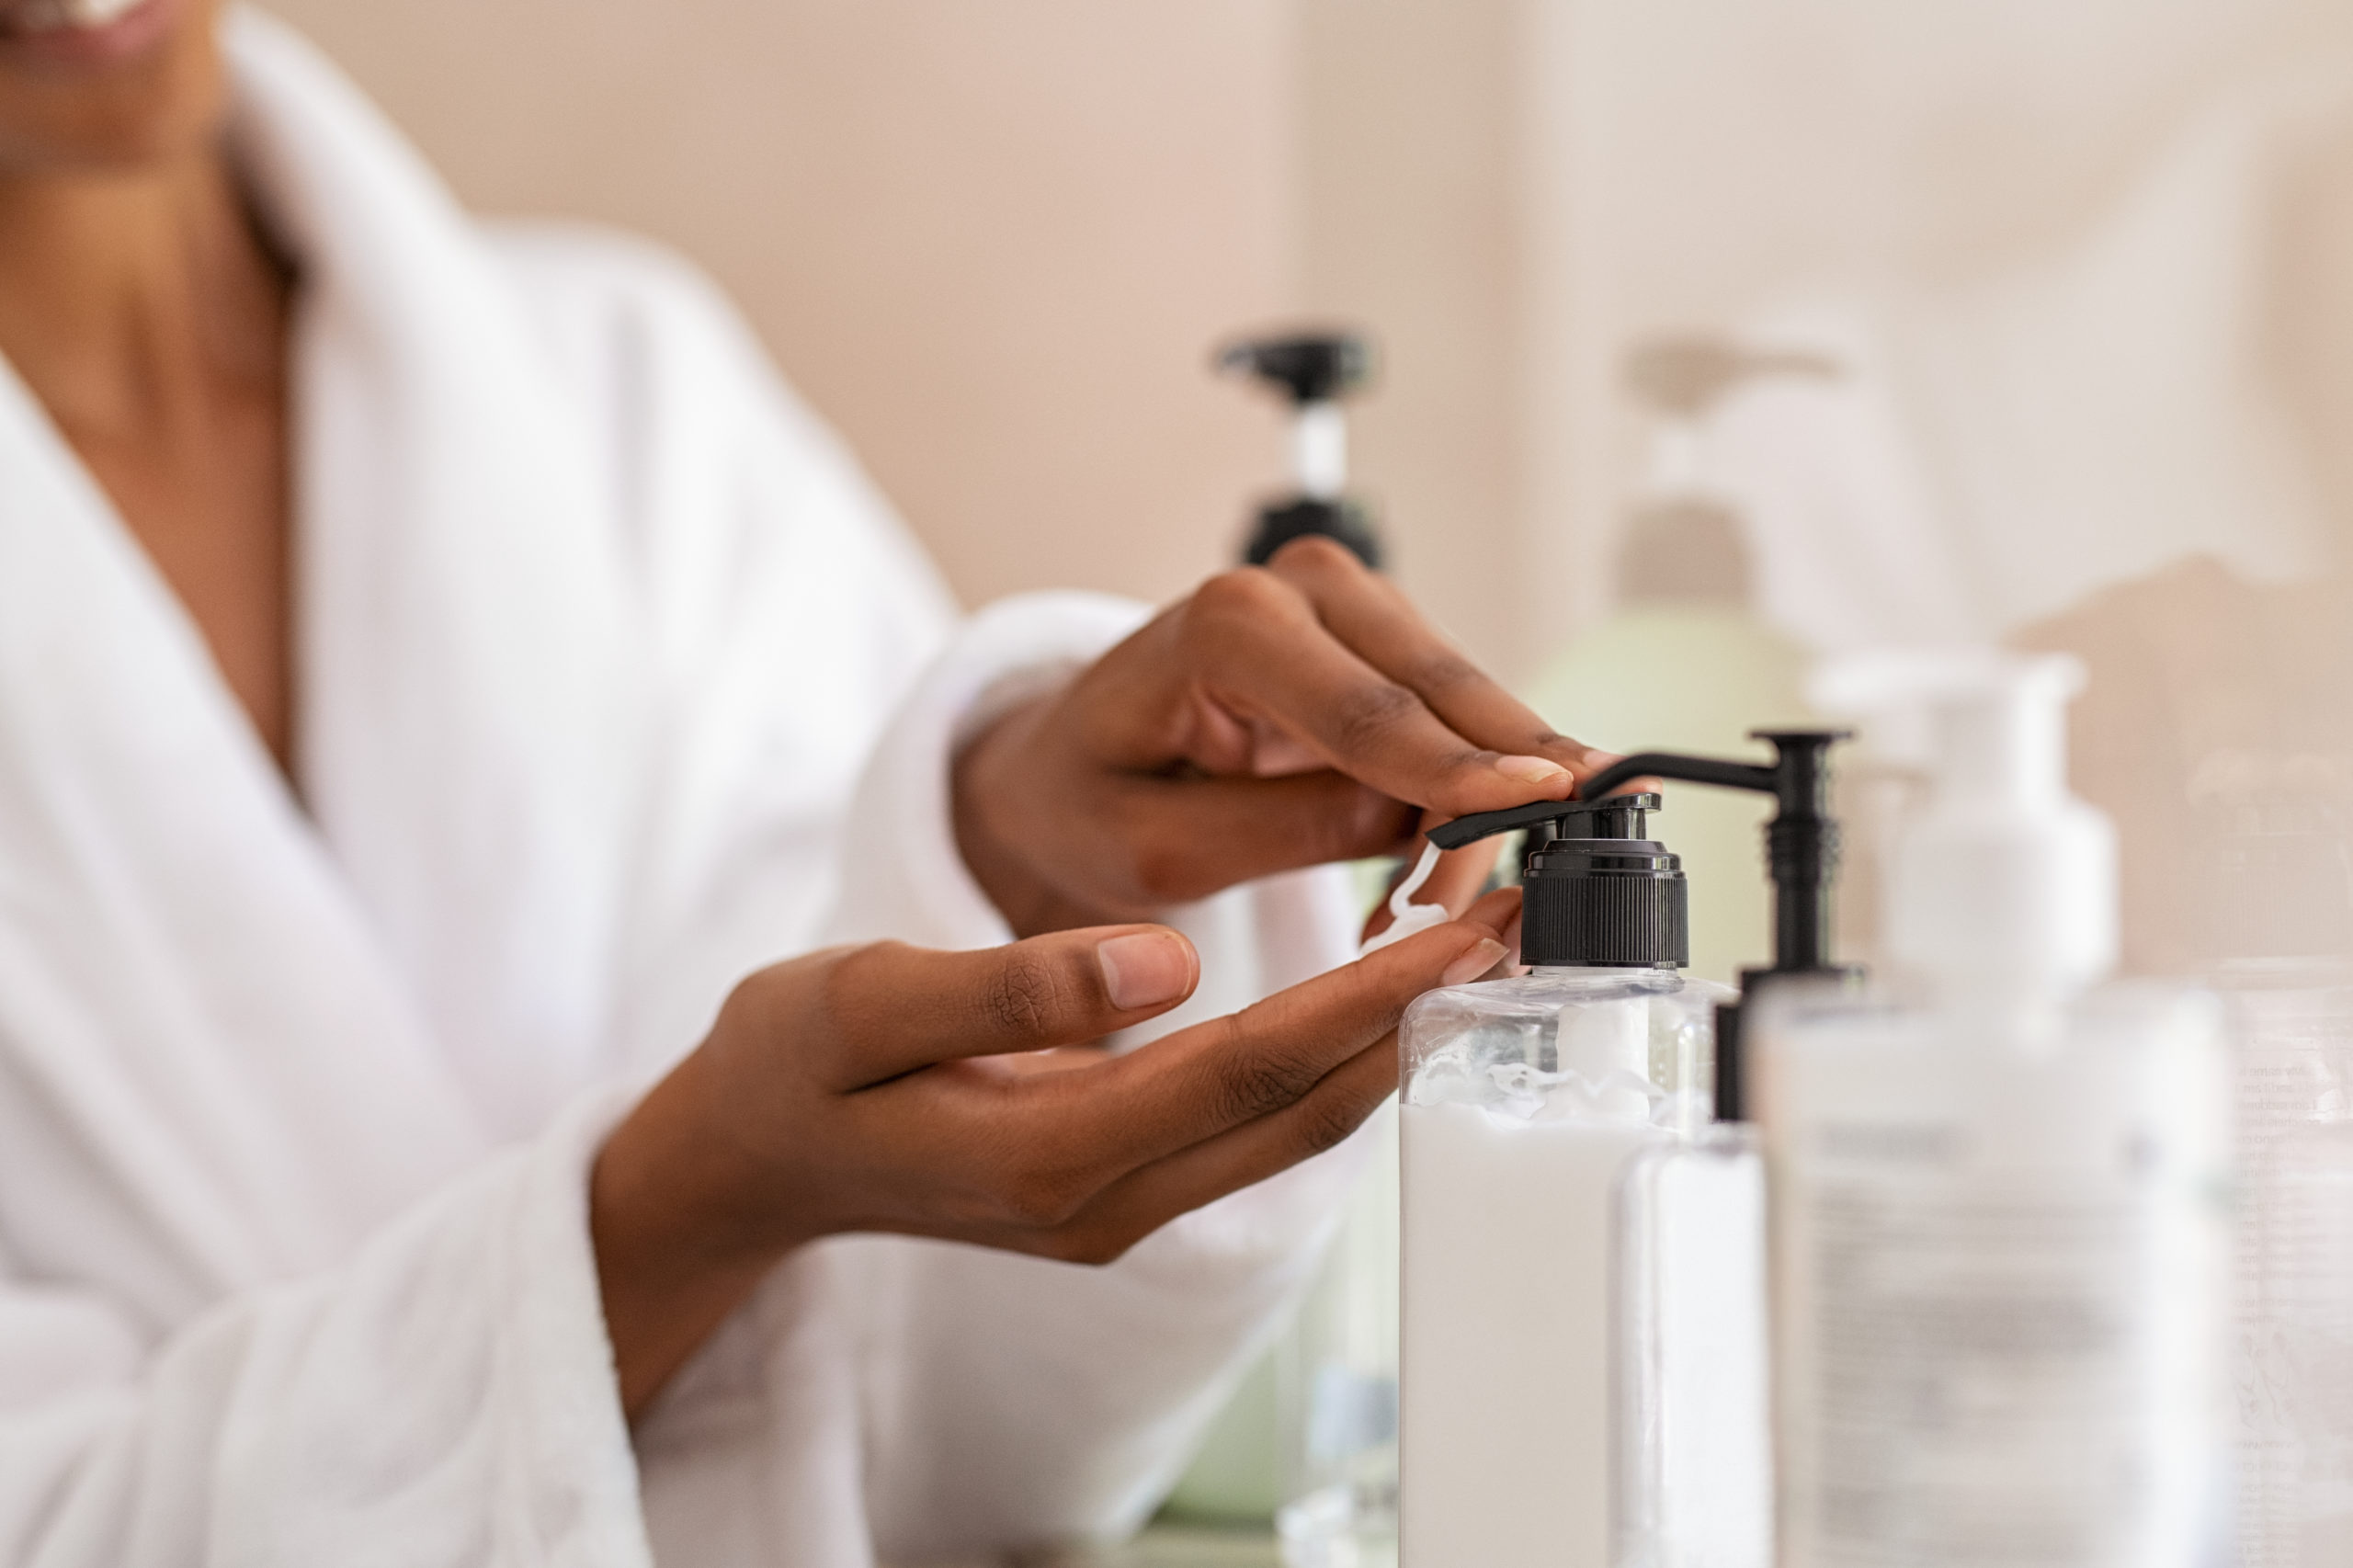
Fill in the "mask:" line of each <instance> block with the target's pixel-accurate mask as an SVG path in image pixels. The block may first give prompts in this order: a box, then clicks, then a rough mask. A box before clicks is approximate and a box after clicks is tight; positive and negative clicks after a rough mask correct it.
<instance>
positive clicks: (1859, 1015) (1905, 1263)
mask: <svg viewBox="0 0 2353 1568" xmlns="http://www.w3.org/2000/svg"><path fill="white" fill-rule="evenodd" d="M1905 679H1906V681H1907V682H1908V684H1909V687H1910V689H1908V690H1905V691H1901V692H1890V693H1885V694H1882V695H1883V697H1884V698H1885V699H1888V700H1892V701H1900V702H1908V703H1914V704H1917V705H1920V706H1923V707H1926V708H1927V709H1928V710H1931V711H1932V713H1933V714H1934V717H1935V722H1936V723H1935V728H1936V736H1937V743H1936V747H1935V756H1934V759H1933V763H1932V767H1931V773H1932V780H1933V782H1932V784H1931V789H1930V794H1929V798H1928V800H1927V803H1926V805H1925V807H1924V808H1923V809H1922V810H1921V812H1919V813H1918V815H1917V816H1916V817H1915V819H1914V820H1913V821H1912V823H1911V824H1909V826H1908V827H1907V828H1906V829H1905V831H1904V833H1903V834H1902V835H1901V837H1900V838H1899V840H1898V841H1897V843H1896V844H1895V846H1894V847H1893V854H1892V857H1891V864H1890V866H1889V885H1888V887H1887V890H1886V899H1885V904H1884V908H1885V911H1886V922H1887V926H1886V931H1885V933H1884V936H1885V942H1884V946H1883V953H1884V956H1885V958H1886V960H1888V962H1889V963H1890V965H1891V966H1892V967H1893V968H1894V969H1895V970H1897V971H1898V973H1897V975H1896V976H1895V983H1893V985H1891V986H1889V987H1888V988H1886V989H1883V990H1881V992H1880V993H1879V994H1878V995H1877V996H1876V998H1872V999H1867V1000H1865V1001H1862V1002H1859V1003H1858V1002H1850V1001H1846V1000H1835V1001H1826V1002H1825V1001H1820V1000H1817V999H1814V998H1811V997H1808V996H1806V995H1804V994H1800V993H1792V994H1789V995H1786V996H1781V997H1775V996H1770V995H1768V997H1766V998H1765V999H1764V1002H1763V1004H1762V1005H1761V1006H1759V1007H1758V1008H1756V1017H1755V1018H1754V1019H1753V1020H1751V1021H1750V1024H1749V1028H1750V1030H1751V1034H1750V1039H1751V1040H1752V1042H1753V1047H1754V1050H1755V1051H1756V1062H1755V1070H1756V1073H1757V1075H1758V1081H1759V1088H1760V1096H1759V1101H1760V1104H1759V1110H1760V1115H1759V1121H1760V1124H1761V1126H1762V1127H1763V1129H1764V1133H1765V1143H1766V1151H1767V1161H1768V1172H1769V1177H1770V1182H1771V1189H1772V1190H1771V1239H1770V1245H1771V1251H1772V1275H1773V1281H1774V1307H1775V1312H1774V1317H1775V1324H1774V1335H1775V1358H1774V1366H1773V1387H1774V1400H1775V1403H1776V1409H1777V1426H1778V1439H1779V1441H1778V1445H1777V1450H1776V1455H1775V1462H1776V1467H1777V1471H1778V1475H1779V1487H1780V1493H1779V1500H1780V1510H1779V1531H1780V1562H1781V1563H1782V1564H1783V1568H1852V1565H1867V1568H1882V1565H1885V1568H1895V1565H1902V1568H1948V1565H1949V1568H1984V1565H1985V1564H1988V1563H2000V1564H2003V1565H2004V1568H2191V1565H2194V1564H2200V1563H2207V1562H2212V1561H2214V1557H2213V1553H2214V1552H2215V1551H2216V1550H2217V1549H2218V1547H2219V1546H2220V1545H2221V1538H2222V1529H2223V1528H2224V1523H2225V1520H2224V1514H2225V1509H2226V1506H2227V1503H2226V1492H2227V1472H2228V1461H2227V1453H2228V1448H2227V1442H2226V1439H2225V1437H2224V1431H2223V1429H2224V1427H2225V1426H2226V1424H2227V1414H2226V1400H2227V1390H2226V1382H2225V1380H2224V1378H2223V1376H2222V1364H2223V1348H2224V1344H2225V1332H2226V1331H2225V1324H2224V1321H2223V1314H2224V1312H2225V1310H2226V1301H2227V1295H2228V1253H2227V1231H2226V1212H2225V1204H2226V1199H2227V1193H2226V1166H2225V1158H2226V1153H2227V1142H2228V1126H2227V1121H2228V1117H2227V1097H2226V1095H2227V1087H2226V1085H2227V1080H2226V1077H2225V1073H2224V1067H2223V1062H2222V1056H2221V1051H2220V1043H2219V1035H2220V1031H2219V1009H2218V1007H2217V1006H2215V1004H2214V1002H2213V999H2212V998H2211V996H2209V995H2207V994H2202V993H2196V992H2188V991H2181V990H2170V989H2155V988H2135V987H2109V988H2095V985H2094V983H2095V982H2097V980H2099V978H2100V977H2101V976H2102V975H2103V974H2104V973H2105V972H2106V971H2107V970H2108V969H2109V965H2110V964H2111V963H2112V961H2113V958H2114V951H2115V920H2116V911H2115V901H2116V874H2115V864H2114V845H2113V838H2112V835H2111V833H2110V830H2109V825H2108V823H2107V821H2106V819H2104V818H2102V817H2101V816H2100V815H2099V814H2098V813H2097V812H2094V811H2092V810H2091V809H2090V808H2089V807H2088V806H2086V805H2085V804H2083V803H2082V802H2081V801H2077V800H2075V799H2073V798H2072V797H2070V796H2069V795H2068V793H2067V791H2066V786H2065V701H2066V699H2067V698H2068V696H2070V695H2071V694H2072V692H2073V690H2074V689H2075V684H2076V682H2077V681H2078V679H2079V675H2078V672H2077V671H2076V669H2075V666H2074V665H2072V664H2071V663H2069V662H2067V661H2063V660H2035V661H2026V660H1993V661H1989V660H1986V659H1984V658H1982V657H1979V658H1964V659H1957V660H1955V661H1953V662H1952V664H1951V665H1950V666H1949V668H1948V669H1946V670H1944V671H1942V672H1938V670H1937V669H1936V668H1935V667H1934V666H1933V665H1918V664H1915V665H1913V666H1912V667H1911V669H1910V671H1909V672H1908V673H1907V675H1906V676H1905Z"/></svg>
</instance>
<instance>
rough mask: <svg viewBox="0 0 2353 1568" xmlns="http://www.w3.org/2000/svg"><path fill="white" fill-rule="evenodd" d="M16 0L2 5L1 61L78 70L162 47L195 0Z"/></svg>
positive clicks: (128, 60) (119, 62)
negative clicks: (123, 2)
mask: <svg viewBox="0 0 2353 1568" xmlns="http://www.w3.org/2000/svg"><path fill="white" fill-rule="evenodd" d="M118 6H119V0H17V3H15V4H9V5H0V62H6V64H9V65H15V66H21V67H25V68H28V69H44V70H47V71H53V72H72V73H75V74H81V73H88V72H103V71H106V70H108V69H110V68H114V67H119V66H125V65H130V64H133V63H136V62H141V61H142V60H144V59H146V58H147V57H148V56H150V55H153V54H154V53H155V52H156V51H160V50H162V49H163V48H165V46H166V44H167V43H168V42H169V40H170V39H171V37H172V35H173V33H174V32H175V31H176V29H177V28H178V27H179V25H180V23H181V22H182V21H183V20H185V19H186V17H187V14H188V12H189V10H190V9H191V8H192V6H191V0H135V3H134V4H130V5H128V6H124V7H121V8H118Z"/></svg>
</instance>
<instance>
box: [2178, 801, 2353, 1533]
mask: <svg viewBox="0 0 2353 1568" xmlns="http://www.w3.org/2000/svg"><path fill="white" fill-rule="evenodd" d="M2326 771H2327V770H2326V769H2325V768H2322V767H2317V766H2313V765H2306V766H2302V767H2300V766H2299V765H2298V764H2297V763H2295V762H2292V761H2290V762H2286V763H2279V762H2269V763H2266V762H2258V761H2257V760H2256V759H2254V758H2251V757H2240V758H2216V759H2210V761H2209V764H2208V765H2207V766H2206V767H2201V768H2200V788H2199V789H2198V790H2196V791H2195V794H2196V796H2197V797H2199V799H2198V804H2199V805H2200V807H2201V810H2200V813H2199V814H2200V817H2201V819H2203V820H2204V821H2206V822H2207V823H2208V824H2210V831H2211V832H2212V834H2213V836H2212V838H2211V840H2210V844H2211V857H2212V859H2211V877H2210V884H2209V887H2208V892H2209V893H2210V899H2209V902H2208V912H2209V914H2210V915H2211V925H2210V941H2211V951H2212V953H2213V955H2214V957H2215V958H2216V960H2218V961H2217V963H2216V965H2215V969H2214V972H2213V981H2214V986H2215V989H2216V990H2218V991H2220V992H2221V993H2222V995H2223V997H2224V999H2225V1001H2226V1003H2227V1004H2228V1006H2229V1009H2230V1024H2231V1039H2232V1055H2233V1076H2234V1087H2235V1095H2234V1100H2235V1105H2236V1109H2237V1119H2238V1125H2237V1134H2238V1145H2239V1205H2238V1210H2239V1212H2238V1228H2237V1238H2236V1248H2235V1262H2236V1275H2237V1280H2236V1284H2237V1320H2238V1322H2237V1327H2238V1334H2237V1346H2236V1357H2235V1364H2234V1369H2233V1372H2234V1380H2233V1381H2234V1387H2235V1392H2236V1394H2237V1405H2238V1415H2239V1488H2238V1528H2237V1538H2238V1540H2237V1548H2238V1551H2237V1555H2238V1562H2239V1563H2240V1565H2241V1568H2344V1565H2346V1564H2353V962H2348V961H2347V957H2348V954H2353V875H2348V868H2347V845H2346V835H2345V832H2344V828H2343V825H2342V820H2341V818H2340V816H2339V814H2338V812H2337V810H2336V807H2335V806H2334V804H2333V803H2332V802H2331V801H2329V800H2328V799H2327V798H2326V797H2327V796H2328V795H2329V794H2332V793H2334V792H2335V791H2334V790H2329V789H2327V788H2326V787H2325V784H2326V781H2325V778H2320V777H2315V776H2320V775H2325V773H2326ZM2300 777H2301V782H2302V784H2303V785H2305V786H2313V785H2316V784H2317V785H2319V786H2321V787H2319V788H2300Z"/></svg>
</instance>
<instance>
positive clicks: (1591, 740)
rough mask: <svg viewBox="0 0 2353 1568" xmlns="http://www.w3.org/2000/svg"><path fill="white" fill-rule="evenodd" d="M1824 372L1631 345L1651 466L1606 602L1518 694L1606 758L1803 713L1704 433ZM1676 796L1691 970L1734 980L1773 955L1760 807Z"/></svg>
mask: <svg viewBox="0 0 2353 1568" xmlns="http://www.w3.org/2000/svg"><path fill="white" fill-rule="evenodd" d="M1835 374H1836V366H1835V365H1833V364H1832V363H1831V362H1830V361H1828V360H1825V359H1822V358H1815V357H1813V356H1810V355H1802V354H1792V353H1781V352H1775V351H1769V350H1765V349H1757V348H1750V347H1745V346H1742V345H1740V344H1737V343H1734V342H1733V341H1730V340H1728V339H1724V338H1719V337H1704V336H1702V337H1674V338H1660V339H1655V340H1652V341H1649V342H1645V343H1641V344H1637V345H1636V346H1635V347H1634V348H1633V350H1632V352H1631V354H1630V355H1629V356H1628V358H1627V361H1626V387H1627V391H1628V392H1629V394H1630V395H1631V397H1632V398H1633V399H1634V400H1635V401H1636V402H1637V403H1639V404H1640V405H1641V406H1642V407H1643V409H1644V410H1645V412H1646V413H1647V414H1648V415H1649V416H1650V419H1651V437H1650V457H1649V472H1648V474H1647V475H1646V477H1645V479H1644V482H1643V492H1642V494H1641V495H1640V496H1639V497H1638V498H1637V500H1636V501H1635V503H1634V506H1633V509H1632V513H1631V516H1630V517H1629V518H1628V520H1627V527H1626V532H1625V535H1624V538H1623V540H1622V541H1621V542H1620V546H1619V551H1618V559H1617V608H1616V609H1615V610H1614V611H1613V613H1612V614H1611V615H1610V617H1609V618H1608V619H1607V620H1605V621H1603V622H1602V623H1601V624H1600V625H1599V626H1597V627H1596V628H1594V629H1593V630H1592V631H1589V632H1588V633H1586V635H1585V636H1583V637H1581V638H1579V639H1577V641H1576V642H1574V643H1572V644H1571V645H1570V646H1569V647H1568V648H1567V649H1566V650H1565V651H1563V653H1561V654H1560V655H1559V656H1558V657H1557V658H1556V659H1555V660H1554V661H1553V662H1552V664H1551V665H1548V666H1547V667H1546V668H1545V670H1544V672H1543V673H1542V675H1540V676H1539V677H1538V678H1537V680H1536V681H1535V682H1534V683H1533V685H1532V686H1531V687H1530V688H1529V692H1528V694H1527V695H1528V698H1529V702H1530V704H1531V705H1532V706H1534V707H1535V708H1536V709H1537V710H1538V711H1540V712H1541V713H1542V714H1543V715H1544V717H1545V718H1546V719H1547V720H1548V721H1549V722H1551V723H1552V725H1553V726H1554V727H1555V728H1556V729H1558V730H1560V731H1561V732H1562V733H1564V734H1571V735H1574V736H1576V737H1577V738H1578V739H1579V740H1581V741H1584V742H1585V743H1586V744H1588V745H1596V746H1601V747H1603V748H1605V749H1608V750H1612V751H1625V750H1627V749H1629V748H1630V747H1631V746H1634V745H1637V744H1639V745H1643V746H1644V747H1657V748H1660V749H1663V750H1673V751H1696V752H1723V751H1738V750H1741V749H1744V748H1745V746H1746V745H1747V744H1748V735H1749V733H1750V732H1751V731H1752V730H1755V729H1757V728H1759V727H1763V728H1786V727H1789V726H1790V725H1794V724H1802V723H1803V722H1805V721H1806V718H1807V710H1806V704H1805V699H1804V696H1803V682H1804V677H1805V670H1806V665H1807V663H1808V656H1807V654H1806V653H1805V651H1804V650H1803V649H1802V648H1801V647H1800V646H1799V645H1798V644H1797V643H1796V642H1792V641H1791V640H1790V638H1788V637H1785V636H1783V635H1782V634H1781V633H1780V632H1779V631H1776V630H1774V629H1773V628H1772V627H1770V626H1768V625H1767V624H1766V623H1765V621H1764V620H1763V619H1762V618H1760V617H1759V616H1758V615H1757V614H1756V608H1755V607H1754V603H1753V598H1754V578H1755V572H1754V568H1753V564H1752V562H1751V559H1750V553H1749V547H1748V544H1747V541H1746V540H1745V538H1744V537H1743V532H1744V525H1743V523H1742V520H1741V517H1740V512H1739V507H1738V501H1737V498H1736V497H1733V496H1728V495H1724V494H1720V493H1719V492H1718V491H1717V490H1716V489H1715V488H1713V487H1711V484H1710V483H1709V481H1708V478H1707V475H1706V473H1705V472H1704V464H1703V462H1702V460H1701V446H1702V442H1701V426H1702V424H1703V422H1704V420H1705V419H1706V417H1707V415H1708V414H1709V412H1710V411H1711V410H1712V409H1713V408H1714V407H1715V406H1716V405H1717V403H1720V402H1721V401H1722V399H1723V398H1724V397H1725V396H1727V395H1728V394H1730V393H1731V392H1733V390H1734V389H1736V388H1738V387H1740V386H1742V385H1745V384H1746V383H1748V382H1750V381H1756V380H1759V379H1763V378H1767V377H1774V376H1792V375H1803V376H1827V375H1835ZM1673 805H1674V809H1675V815H1676V846H1677V849H1678V850H1679V851H1680V852H1681V854H1682V856H1683V861H1684V866H1685V868H1686V869H1687V870H1688V873H1689V875H1690V878H1691V884H1692V889H1693V892H1692V898H1691V967H1690V972H1691V973H1692V974H1693V975H1695V976H1697V977H1699V978H1701V979H1706V980H1713V981H1718V982H1730V981H1731V980H1732V979H1733V977H1734V975H1735V973H1736V972H1737V971H1738V970H1739V969H1740V968H1741V966H1742V965H1744V964H1754V963H1758V962H1761V961H1763V960H1764V958H1765V955H1766V954H1767V952H1768V950H1769V948H1768V935H1767V929H1766V915H1765V911H1766V908H1767V901H1766V900H1765V899H1764V897H1763V895H1762V890H1763V886H1764V876H1765V873H1764V867H1763V864H1762V862H1761V861H1760V860H1759V858H1758V857H1757V853H1756V844H1757V834H1758V832H1759V830H1760V829H1761V828H1762V826H1763V824H1764V821H1765V815H1766V812H1767V809H1768V808H1767V806H1766V804H1765V803H1764V802H1762V801H1758V800H1756V799H1755V798H1754V797H1749V796H1743V795H1737V794H1718V793H1716V792H1714V791H1712V790H1708V791H1693V792H1691V793H1690V796H1689V798H1688V799H1686V797H1685V794H1684V793H1682V792H1678V793H1677V795H1676V797H1675V800H1674V801H1673Z"/></svg>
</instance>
